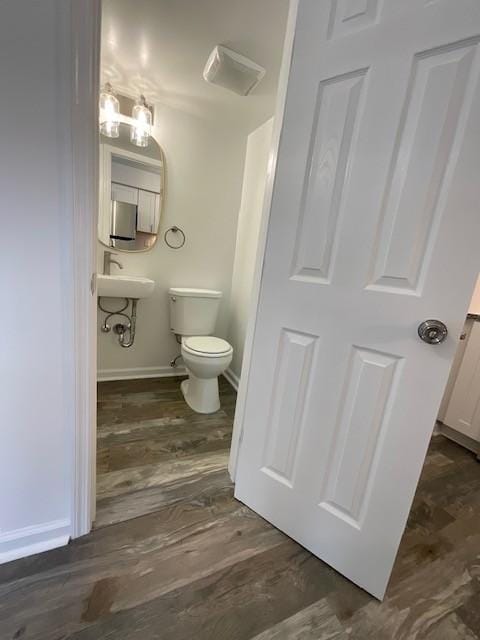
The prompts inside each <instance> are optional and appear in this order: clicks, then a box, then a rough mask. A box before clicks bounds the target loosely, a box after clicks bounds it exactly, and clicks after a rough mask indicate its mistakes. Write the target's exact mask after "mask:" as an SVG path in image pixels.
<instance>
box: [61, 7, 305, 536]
mask: <svg viewBox="0 0 480 640" xmlns="http://www.w3.org/2000/svg"><path fill="white" fill-rule="evenodd" d="M70 2H71V24H72V50H71V58H72V65H73V69H72V72H73V74H72V75H73V78H74V86H73V87H72V96H73V101H72V105H71V111H72V113H71V121H72V129H71V131H72V150H73V176H72V184H73V209H74V222H73V239H72V253H73V260H74V283H73V286H74V292H73V297H74V318H75V320H74V345H73V350H74V361H75V401H74V402H75V410H74V417H75V427H74V437H73V443H72V469H73V472H72V509H71V511H72V513H71V520H72V526H71V537H72V538H78V537H80V536H82V535H85V534H87V533H89V532H90V530H91V528H92V523H93V520H94V518H95V498H96V495H95V494H96V468H95V467H96V428H97V417H96V383H97V366H96V351H97V318H96V269H97V226H98V210H97V207H98V189H99V184H98V181H99V158H98V144H99V134H98V127H97V126H96V123H97V121H98V95H99V86H100V82H99V76H100V25H101V0H70ZM298 3H299V0H289V10H288V19H287V26H286V32H285V40H284V45H283V54H282V64H281V69H280V74H279V82H278V89H277V99H276V106H275V115H274V117H275V120H274V127H273V134H272V142H271V152H270V159H269V163H268V175H267V180H266V188H265V197H264V203H263V209H262V221H261V225H260V234H259V243H258V249H257V256H256V265H255V274H254V282H253V287H252V298H251V302H250V309H249V317H248V324H247V332H246V339H245V346H244V358H243V365H242V375H241V380H240V384H239V389H238V396H237V404H236V411H235V421H234V426H233V433H232V443H231V447H230V459H229V472H230V475H231V477H232V480H234V479H235V472H236V466H237V459H238V454H239V449H240V443H241V436H242V431H243V418H244V407H245V401H246V394H247V391H248V377H249V370H250V361H251V351H252V345H253V338H254V333H255V325H256V319H257V306H258V297H259V293H260V284H261V279H262V271H263V257H264V252H265V244H266V238H267V229H268V220H269V215H270V204H271V197H272V192H273V185H274V180H275V168H276V160H277V154H278V147H279V143H280V137H281V129H282V121H283V112H284V107H285V102H286V95H287V85H288V77H289V73H290V65H291V59H292V54H293V47H294V40H295V27H296V18H297V9H298Z"/></svg>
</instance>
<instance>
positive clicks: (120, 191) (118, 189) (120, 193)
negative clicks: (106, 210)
mask: <svg viewBox="0 0 480 640" xmlns="http://www.w3.org/2000/svg"><path fill="white" fill-rule="evenodd" d="M112 200H120V202H126V203H127V204H138V189H136V188H135V187H129V186H127V185H125V184H118V183H116V182H112Z"/></svg>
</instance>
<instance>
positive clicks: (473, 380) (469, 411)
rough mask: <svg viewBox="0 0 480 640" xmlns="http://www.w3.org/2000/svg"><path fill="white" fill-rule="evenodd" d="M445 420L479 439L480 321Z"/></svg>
mask: <svg viewBox="0 0 480 640" xmlns="http://www.w3.org/2000/svg"><path fill="white" fill-rule="evenodd" d="M444 423H445V424H446V425H447V426H449V427H451V428H452V429H455V430H456V431H459V432H460V433H463V434H464V435H466V436H468V437H469V438H473V439H474V440H480V322H474V323H473V327H472V330H471V332H470V335H469V337H468V343H467V346H466V347H465V354H464V356H463V360H462V364H461V365H460V368H459V370H458V375H457V379H456V382H455V385H454V387H453V391H452V395H451V397H450V402H449V403H448V407H447V412H446V414H445V420H444Z"/></svg>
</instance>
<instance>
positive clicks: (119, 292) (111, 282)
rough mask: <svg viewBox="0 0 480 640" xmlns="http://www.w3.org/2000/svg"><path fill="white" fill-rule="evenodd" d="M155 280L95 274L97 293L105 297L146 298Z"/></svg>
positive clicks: (150, 293) (152, 288)
mask: <svg viewBox="0 0 480 640" xmlns="http://www.w3.org/2000/svg"><path fill="white" fill-rule="evenodd" d="M154 288H155V282H154V281H153V280H150V278H142V277H140V276H105V275H103V274H100V273H99V274H98V275H97V295H98V296H99V297H100V296H102V297H105V298H135V299H138V298H148V297H150V296H151V295H152V293H153V290H154Z"/></svg>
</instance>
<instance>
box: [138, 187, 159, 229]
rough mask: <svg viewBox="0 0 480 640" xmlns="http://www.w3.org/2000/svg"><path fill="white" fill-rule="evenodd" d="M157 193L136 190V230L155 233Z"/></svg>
mask: <svg viewBox="0 0 480 640" xmlns="http://www.w3.org/2000/svg"><path fill="white" fill-rule="evenodd" d="M156 204H157V194H156V193H152V192H151V191H143V190H142V189H139V190H138V218H137V231H143V232H144V233H156V232H157V226H156V213H155V212H156Z"/></svg>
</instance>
